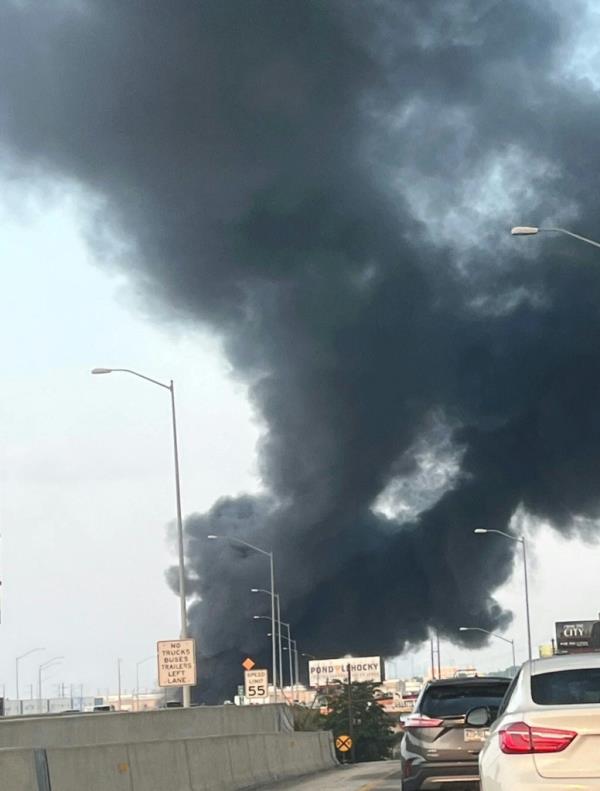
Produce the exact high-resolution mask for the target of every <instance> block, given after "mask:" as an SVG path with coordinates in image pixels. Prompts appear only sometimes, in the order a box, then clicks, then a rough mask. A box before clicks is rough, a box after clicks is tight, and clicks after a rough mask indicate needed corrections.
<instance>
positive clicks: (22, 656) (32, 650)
mask: <svg viewBox="0 0 600 791" xmlns="http://www.w3.org/2000/svg"><path fill="white" fill-rule="evenodd" d="M45 650H46V649H45V648H32V649H31V650H30V651H25V653H24V654H21V655H20V656H18V657H17V658H16V660H15V689H16V693H17V700H20V696H19V662H20V661H21V659H25V657H26V656H29V655H30V654H35V653H37V652H38V651H45Z"/></svg>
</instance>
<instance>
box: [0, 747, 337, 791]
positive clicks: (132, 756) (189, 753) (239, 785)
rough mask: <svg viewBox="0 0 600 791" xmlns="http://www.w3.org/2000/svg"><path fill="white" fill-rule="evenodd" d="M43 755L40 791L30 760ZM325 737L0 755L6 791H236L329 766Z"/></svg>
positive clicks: (58, 749) (0, 752) (2, 784)
mask: <svg viewBox="0 0 600 791" xmlns="http://www.w3.org/2000/svg"><path fill="white" fill-rule="evenodd" d="M36 752H38V753H43V754H44V757H45V759H46V760H47V766H48V781H49V782H48V785H47V786H44V785H40V784H39V777H38V775H37V774H36V764H35V754H36ZM336 763H337V762H336V760H335V757H334V754H333V747H332V740H331V734H329V733H323V732H318V733H292V734H284V733H263V734H252V735H245V736H215V737H206V738H204V739H181V740H171V741H166V742H161V741H156V742H138V743H135V744H123V745H120V744H111V745H92V746H88V747H55V748H48V749H47V750H45V751H44V750H40V751H35V750H0V788H2V789H6V791H165V789H169V790H170V791H238V790H239V789H249V788H260V787H261V786H263V785H265V784H266V783H270V782H272V781H276V780H285V779H289V778H293V777H297V776H300V775H304V774H309V773H313V772H317V771H319V770H322V769H329V768H331V767H332V766H335V764H336Z"/></svg>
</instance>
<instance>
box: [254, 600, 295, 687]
mask: <svg viewBox="0 0 600 791" xmlns="http://www.w3.org/2000/svg"><path fill="white" fill-rule="evenodd" d="M250 593H266V594H267V596H269V595H270V592H269V591H268V590H265V589H264V588H250ZM275 598H276V600H277V623H278V624H279V628H278V630H277V631H278V637H277V639H278V643H279V681H280V684H281V686H282V688H283V686H284V682H283V668H282V664H281V663H282V652H281V627H282V626H285V627H286V629H287V633H288V637H287V639H288V646H290V625H289V623H286V622H285V621H282V620H281V608H280V601H281V600H280V598H279V594H278V593H276V594H275ZM292 683H293V680H292V660H291V653H290V686H291V685H292Z"/></svg>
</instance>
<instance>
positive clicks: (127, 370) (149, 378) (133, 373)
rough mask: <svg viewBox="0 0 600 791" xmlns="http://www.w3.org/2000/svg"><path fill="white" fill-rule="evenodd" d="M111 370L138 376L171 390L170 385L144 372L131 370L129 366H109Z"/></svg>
mask: <svg viewBox="0 0 600 791" xmlns="http://www.w3.org/2000/svg"><path fill="white" fill-rule="evenodd" d="M110 370H111V371H114V372H115V373H124V374H131V375H132V376H139V378H140V379H145V380H146V381H147V382H152V384H154V385H158V386H159V387H164V388H165V390H171V387H172V383H171V385H167V384H165V383H164V382H159V380H158V379H153V378H152V377H151V376H146V375H145V374H141V373H139V372H138V371H132V370H131V368H111V369H110Z"/></svg>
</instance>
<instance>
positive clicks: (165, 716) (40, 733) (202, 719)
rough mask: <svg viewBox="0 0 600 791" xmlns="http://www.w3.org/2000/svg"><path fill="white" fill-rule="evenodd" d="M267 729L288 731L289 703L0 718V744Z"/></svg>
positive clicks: (86, 741) (74, 743)
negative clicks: (286, 704) (287, 704)
mask: <svg viewBox="0 0 600 791" xmlns="http://www.w3.org/2000/svg"><path fill="white" fill-rule="evenodd" d="M270 732H273V733H286V732H293V723H292V719H291V712H290V709H289V707H288V706H285V705H281V704H280V705H270V706H197V707H194V708H191V709H164V710H161V711H143V712H123V713H119V712H105V713H104V712H98V713H95V714H65V715H60V716H45V717H44V716H41V717H6V718H3V717H0V749H2V748H5V747H14V748H22V747H60V746H62V745H67V746H70V747H75V746H84V745H88V744H110V743H129V744H131V743H134V742H148V741H166V740H169V739H197V738H203V737H206V736H228V735H233V734H247V733H270Z"/></svg>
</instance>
